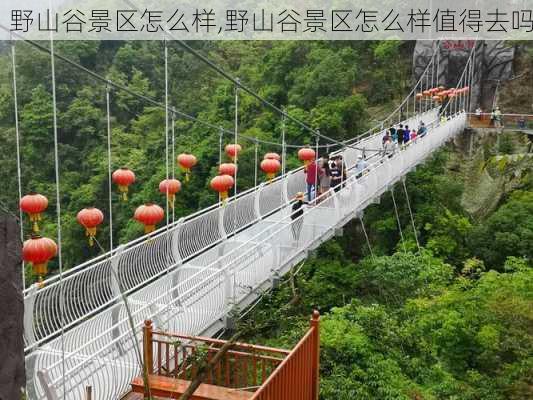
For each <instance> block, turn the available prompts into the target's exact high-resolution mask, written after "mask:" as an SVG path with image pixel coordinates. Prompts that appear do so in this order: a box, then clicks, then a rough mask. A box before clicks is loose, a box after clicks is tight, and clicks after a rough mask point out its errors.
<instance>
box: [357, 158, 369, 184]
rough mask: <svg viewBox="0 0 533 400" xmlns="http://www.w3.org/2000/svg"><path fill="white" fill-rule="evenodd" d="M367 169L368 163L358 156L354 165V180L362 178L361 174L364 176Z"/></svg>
mask: <svg viewBox="0 0 533 400" xmlns="http://www.w3.org/2000/svg"><path fill="white" fill-rule="evenodd" d="M367 168H368V162H367V161H366V160H365V158H364V157H363V156H362V155H361V154H359V155H358V156H357V162H356V163H355V173H356V178H357V179H359V178H360V177H362V176H363V174H366V173H367V172H368V171H366V169H367Z"/></svg>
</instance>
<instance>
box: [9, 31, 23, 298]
mask: <svg viewBox="0 0 533 400" xmlns="http://www.w3.org/2000/svg"><path fill="white" fill-rule="evenodd" d="M11 63H12V71H11V73H12V75H13V104H14V107H15V145H16V148H17V151H16V157H17V184H18V193H19V202H20V199H22V170H21V163H20V128H19V111H18V97H17V63H16V53H15V42H14V41H13V40H11ZM19 225H20V241H21V242H24V219H23V214H22V209H21V208H20V206H19ZM22 290H26V274H25V267H24V260H22Z"/></svg>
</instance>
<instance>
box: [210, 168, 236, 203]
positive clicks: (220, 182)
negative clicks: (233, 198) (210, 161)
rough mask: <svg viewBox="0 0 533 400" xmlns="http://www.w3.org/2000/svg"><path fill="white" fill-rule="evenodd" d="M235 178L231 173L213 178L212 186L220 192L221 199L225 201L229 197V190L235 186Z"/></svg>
mask: <svg viewBox="0 0 533 400" xmlns="http://www.w3.org/2000/svg"><path fill="white" fill-rule="evenodd" d="M233 184H234V180H233V178H232V177H231V176H229V175H219V176H215V177H214V178H213V179H211V188H212V189H213V190H215V191H217V192H218V193H220V199H221V200H222V201H223V202H224V201H226V199H227V198H228V191H229V190H230V189H231V188H232V187H233Z"/></svg>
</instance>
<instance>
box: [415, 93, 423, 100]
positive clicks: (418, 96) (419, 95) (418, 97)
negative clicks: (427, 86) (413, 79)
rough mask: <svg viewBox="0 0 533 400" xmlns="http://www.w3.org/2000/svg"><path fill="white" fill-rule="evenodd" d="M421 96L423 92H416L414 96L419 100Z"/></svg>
mask: <svg viewBox="0 0 533 400" xmlns="http://www.w3.org/2000/svg"><path fill="white" fill-rule="evenodd" d="M422 97H424V94H423V93H417V94H416V98H417V99H419V100H420V99H421V98H422Z"/></svg>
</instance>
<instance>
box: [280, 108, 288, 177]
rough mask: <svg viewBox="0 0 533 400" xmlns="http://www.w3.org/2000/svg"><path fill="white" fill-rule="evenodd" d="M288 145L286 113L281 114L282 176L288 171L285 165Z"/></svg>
mask: <svg viewBox="0 0 533 400" xmlns="http://www.w3.org/2000/svg"><path fill="white" fill-rule="evenodd" d="M286 151H287V146H286V143H285V115H282V116H281V176H283V177H284V176H285V171H286V165H285V161H286V160H285V158H286V156H287V154H286Z"/></svg>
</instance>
